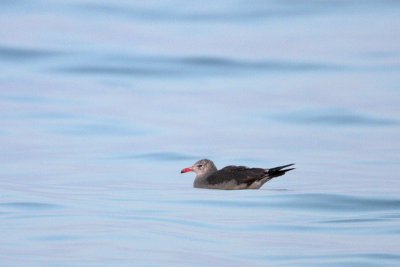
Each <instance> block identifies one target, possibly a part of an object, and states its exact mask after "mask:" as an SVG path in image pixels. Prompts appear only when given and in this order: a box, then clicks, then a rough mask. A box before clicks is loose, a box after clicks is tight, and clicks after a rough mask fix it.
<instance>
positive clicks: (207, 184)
mask: <svg viewBox="0 0 400 267" xmlns="http://www.w3.org/2000/svg"><path fill="white" fill-rule="evenodd" d="M292 165H293V164H288V165H284V166H280V167H275V168H270V169H262V168H248V167H245V166H227V167H225V168H223V169H221V170H218V169H217V167H215V165H214V163H213V162H212V161H211V160H208V159H202V160H199V161H198V162H196V163H195V164H194V165H193V166H192V167H189V168H185V169H183V170H182V171H181V172H182V173H185V172H189V171H193V172H195V173H196V174H197V175H196V178H195V180H194V182H193V186H194V187H195V188H207V189H225V190H239V189H259V188H260V187H262V186H263V185H264V184H265V183H266V182H268V181H269V180H271V179H272V178H275V177H278V176H281V175H284V174H285V172H287V171H290V170H293V169H294V168H289V169H285V168H286V167H289V166H292Z"/></svg>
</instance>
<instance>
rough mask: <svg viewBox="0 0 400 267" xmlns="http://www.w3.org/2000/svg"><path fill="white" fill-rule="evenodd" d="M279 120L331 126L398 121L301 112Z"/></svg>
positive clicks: (327, 112) (394, 120)
mask: <svg viewBox="0 0 400 267" xmlns="http://www.w3.org/2000/svg"><path fill="white" fill-rule="evenodd" d="M277 118H278V119H279V120H282V121H287V122H290V123H296V124H316V125H331V126H375V127H379V126H394V125H398V124H399V121H398V120H396V119H392V118H385V117H379V116H370V115H368V114H360V113H355V112H352V111H337V110H332V111H323V110H322V111H313V112H311V111H303V112H301V111H300V112H295V113H291V114H286V115H280V116H277Z"/></svg>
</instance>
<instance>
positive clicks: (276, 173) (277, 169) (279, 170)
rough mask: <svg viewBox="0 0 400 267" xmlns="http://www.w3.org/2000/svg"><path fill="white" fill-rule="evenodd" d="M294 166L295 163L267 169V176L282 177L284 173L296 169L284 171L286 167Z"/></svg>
mask: <svg viewBox="0 0 400 267" xmlns="http://www.w3.org/2000/svg"><path fill="white" fill-rule="evenodd" d="M294 164H295V163H291V164H287V165H282V166H279V167H275V168H271V169H268V175H271V176H272V177H278V176H281V175H284V174H285V173H286V172H288V171H291V170H294V169H296V168H289V169H285V168H287V167H290V166H293V165H294Z"/></svg>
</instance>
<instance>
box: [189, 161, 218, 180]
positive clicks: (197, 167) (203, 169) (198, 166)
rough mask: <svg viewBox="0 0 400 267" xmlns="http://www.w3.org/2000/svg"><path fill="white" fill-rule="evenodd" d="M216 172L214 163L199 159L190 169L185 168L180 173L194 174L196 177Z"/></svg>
mask: <svg viewBox="0 0 400 267" xmlns="http://www.w3.org/2000/svg"><path fill="white" fill-rule="evenodd" d="M216 170H217V167H215V165H214V162H212V161H211V160H209V159H201V160H199V161H197V162H196V163H195V164H193V166H192V167H187V168H184V169H183V170H182V171H181V173H186V172H194V173H196V174H197V175H200V176H201V175H203V174H205V173H208V172H214V171H216Z"/></svg>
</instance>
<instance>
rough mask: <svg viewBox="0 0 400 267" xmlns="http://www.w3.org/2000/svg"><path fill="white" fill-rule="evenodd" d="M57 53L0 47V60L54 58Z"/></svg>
mask: <svg viewBox="0 0 400 267" xmlns="http://www.w3.org/2000/svg"><path fill="white" fill-rule="evenodd" d="M56 54H57V53H56V52H54V51H48V50H39V49H29V48H16V47H6V46H0V59H1V60H8V61H27V60H35V59H40V58H47V57H50V56H54V55H56Z"/></svg>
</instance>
